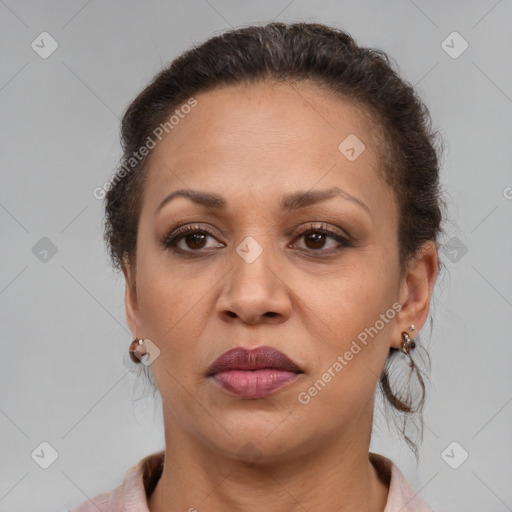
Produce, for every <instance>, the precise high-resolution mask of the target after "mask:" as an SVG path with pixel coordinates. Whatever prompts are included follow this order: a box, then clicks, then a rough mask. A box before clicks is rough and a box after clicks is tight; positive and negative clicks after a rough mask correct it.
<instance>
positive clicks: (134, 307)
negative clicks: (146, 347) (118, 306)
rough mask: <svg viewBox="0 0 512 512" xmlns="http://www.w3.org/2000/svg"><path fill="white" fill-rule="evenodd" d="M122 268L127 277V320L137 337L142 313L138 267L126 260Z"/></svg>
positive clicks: (125, 301) (125, 299) (125, 297)
mask: <svg viewBox="0 0 512 512" xmlns="http://www.w3.org/2000/svg"><path fill="white" fill-rule="evenodd" d="M121 268H122V270H123V274H124V278H125V292H124V305H125V310H126V321H127V322H128V327H129V328H130V330H131V331H132V334H133V337H134V338H136V337H137V333H138V332H140V314H139V305H138V302H137V283H136V279H135V277H136V269H135V267H134V266H133V265H132V264H131V263H129V262H127V261H125V262H123V264H122V267H121Z"/></svg>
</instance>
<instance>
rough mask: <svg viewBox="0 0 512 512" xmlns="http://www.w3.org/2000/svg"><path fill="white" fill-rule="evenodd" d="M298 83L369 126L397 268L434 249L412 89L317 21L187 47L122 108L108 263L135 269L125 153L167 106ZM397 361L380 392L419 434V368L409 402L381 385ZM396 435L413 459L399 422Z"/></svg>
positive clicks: (139, 166)
mask: <svg viewBox="0 0 512 512" xmlns="http://www.w3.org/2000/svg"><path fill="white" fill-rule="evenodd" d="M304 80H308V81H313V82H315V83H317V84H319V85H321V86H323V87H324V88H326V89H328V90H330V91H333V92H334V93H336V94H337V95H338V96H339V97H340V98H342V99H346V100H348V101H350V102H352V103H355V104H357V105H358V106H359V107H360V108H361V111H364V112H365V113H366V114H368V115H369V116H370V117H371V119H373V120H374V122H375V126H377V127H378V132H379V133H381V137H382V140H383V141H385V142H384V143H383V144H379V149H380V153H381V155H380V156H381V162H382V169H381V172H382V176H383V177H384V179H385V180H386V181H387V183H388V184H389V185H390V186H391V187H392V189H393V190H394V192H395V198H396V201H397V205H398V210H399V225H398V240H399V257H400V268H401V270H402V271H404V270H405V268H406V265H407V262H408V261H409V260H410V258H411V257H412V256H414V255H415V254H416V253H417V251H418V250H419V249H420V247H421V246H422V245H423V244H424V243H425V242H427V241H434V242H435V243H436V245H438V242H437V241H438V237H439V234H440V232H441V231H442V230H441V220H442V207H443V206H444V202H443V201H442V198H441V194H440V189H439V157H440V151H441V150H442V145H441V144H439V143H438V135H439V133H438V132H434V131H433V130H432V128H431V119H430V114H429V111H428V109H427V107H426V106H425V105H424V104H423V102H422V101H421V99H420V98H419V96H418V94H417V93H416V92H415V90H414V87H413V86H412V85H411V84H409V83H408V82H406V81H405V80H404V79H402V78H400V76H399V74H398V71H395V70H394V69H393V67H392V64H391V60H390V58H389V57H388V56H387V54H386V53H385V52H383V51H381V50H378V49H373V48H364V47H361V46H358V45H357V44H356V42H355V41H354V39H353V38H352V37H351V36H350V35H349V34H348V33H347V32H344V31H342V30H340V29H337V28H333V27H328V26H325V25H322V24H318V23H295V24H284V23H270V24H267V25H264V26H255V25H253V26H249V27H243V28H239V29H235V30H231V31H228V32H225V33H223V34H221V35H217V36H215V37H212V38H210V39H208V40H207V41H205V42H203V43H202V44H200V45H198V46H194V47H192V48H191V49H189V50H187V51H186V52H184V53H183V54H182V55H181V56H179V57H178V58H176V59H175V60H174V61H173V62H172V63H171V64H170V65H169V66H168V67H166V68H165V69H163V70H162V71H161V72H160V73H158V74H157V75H156V76H155V77H154V78H153V80H152V81H151V83H150V84H149V85H148V86H147V87H145V88H144V89H143V90H142V92H140V94H139V95H138V96H137V97H136V98H135V100H134V101H133V102H132V103H131V104H130V105H129V106H128V108H127V110H126V112H125V114H124V117H123V120H122V130H121V131H122V145H123V157H122V159H121V165H120V169H119V170H118V171H117V173H116V175H115V176H114V178H113V180H112V183H111V185H110V187H109V189H108V191H107V194H106V198H105V199H106V223H105V240H106V242H107V244H108V248H109V254H110V256H111V259H112V262H113V264H114V267H116V268H120V267H122V266H123V265H128V264H130V265H134V264H135V253H136V242H137V225H138V219H139V212H140V206H141V205H140V201H141V196H142V191H143V184H144V176H145V169H146V168H147V163H148V158H149V157H150V156H151V153H149V155H148V156H147V157H145V158H141V159H140V161H139V160H138V159H134V155H135V154H139V152H140V148H141V147H143V146H144V145H145V144H146V143H147V141H148V140H149V139H150V138H153V139H154V133H155V129H156V128H157V127H158V126H160V125H161V124H162V123H165V122H166V120H167V119H168V117H169V115H170V114H171V113H172V111H173V110H174V109H176V108H177V107H178V106H180V105H181V104H182V103H184V102H187V100H189V99H190V98H191V97H192V96H193V95H194V94H197V93H199V92H206V91H208V90H211V89H214V88H219V87H221V86H226V85H236V84H254V83H257V82H259V81H282V82H287V83H290V84H292V83H293V82H298V81H304ZM401 356H402V354H400V353H397V351H396V349H391V350H390V355H389V358H388V361H387V362H386V367H385V368H384V371H383V374H382V376H381V379H380V388H381V390H382V392H383V396H384V398H385V399H386V400H387V402H388V403H389V404H390V405H391V406H392V407H393V408H394V410H395V412H397V413H399V414H401V415H402V416H403V417H404V418H405V419H407V418H411V415H412V414H414V413H417V415H419V418H420V424H421V434H422V432H423V423H422V419H421V413H422V408H423V403H424V397H425V387H424V384H423V378H422V375H421V374H422V372H421V371H420V370H419V368H418V367H417V366H415V372H416V377H417V379H418V382H419V383H420V386H419V400H417V401H416V402H417V403H414V402H415V399H414V398H413V397H412V395H411V393H409V392H407V391H406V392H404V391H403V390H402V391H401V392H393V391H392V389H391V384H390V374H389V367H390V364H391V362H392V361H393V360H395V359H396V358H397V357H401ZM402 364H405V365H406V366H407V364H406V363H405V362H402ZM401 431H402V434H403V435H404V437H405V439H406V441H407V443H408V445H409V446H410V447H411V449H412V450H413V452H414V453H415V455H416V457H417V447H416V445H415V443H413V442H412V440H411V439H410V438H409V437H408V436H407V435H406V433H405V423H404V426H403V428H401Z"/></svg>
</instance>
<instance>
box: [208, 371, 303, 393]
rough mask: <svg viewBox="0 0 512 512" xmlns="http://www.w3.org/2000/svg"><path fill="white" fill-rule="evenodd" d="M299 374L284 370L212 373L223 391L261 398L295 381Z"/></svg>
mask: <svg viewBox="0 0 512 512" xmlns="http://www.w3.org/2000/svg"><path fill="white" fill-rule="evenodd" d="M299 375H300V374H298V373H294V372H288V371H285V370H271V369H264V370H228V371H224V372H220V373H216V374H215V375H213V380H214V381H215V382H217V384H219V385H220V386H221V387H222V388H223V389H224V390H225V391H227V392H228V393H230V394H232V395H235V396H237V397H240V398H263V397H265V396H268V395H270V394H271V393H274V392H275V391H277V390H278V389H281V388H283V387H284V386H286V385H288V384H290V383H291V382H293V381H295V380H296V379H297V378H298V377H299Z"/></svg>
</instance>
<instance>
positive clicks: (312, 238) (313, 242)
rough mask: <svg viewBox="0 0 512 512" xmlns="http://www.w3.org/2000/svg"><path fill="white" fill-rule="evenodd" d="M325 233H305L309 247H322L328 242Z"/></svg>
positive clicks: (305, 239)
mask: <svg viewBox="0 0 512 512" xmlns="http://www.w3.org/2000/svg"><path fill="white" fill-rule="evenodd" d="M326 238H327V237H326V235H325V234H324V233H318V232H312V233H310V234H307V235H304V241H305V244H306V246H307V248H308V249H321V248H322V247H323V246H324V245H325V242H326Z"/></svg>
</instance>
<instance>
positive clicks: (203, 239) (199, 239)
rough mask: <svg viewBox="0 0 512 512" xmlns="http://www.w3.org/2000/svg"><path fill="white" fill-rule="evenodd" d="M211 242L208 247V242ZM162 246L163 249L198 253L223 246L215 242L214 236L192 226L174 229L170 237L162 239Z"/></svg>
mask: <svg viewBox="0 0 512 512" xmlns="http://www.w3.org/2000/svg"><path fill="white" fill-rule="evenodd" d="M209 239H210V240H212V241H213V242H216V243H212V242H210V245H209V246H208V240H209ZM162 245H163V247H164V248H165V249H172V250H175V251H180V252H182V253H184V252H190V253H191V252H200V251H201V249H212V248H215V247H222V246H223V244H221V243H219V242H218V241H216V239H215V237H214V235H213V234H212V233H210V232H209V231H208V230H206V229H204V228H202V229H200V228H198V227H194V226H192V227H191V226H185V227H181V228H178V229H176V230H175V231H174V232H173V233H172V234H171V235H169V236H167V237H166V238H164V240H163V242H162Z"/></svg>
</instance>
